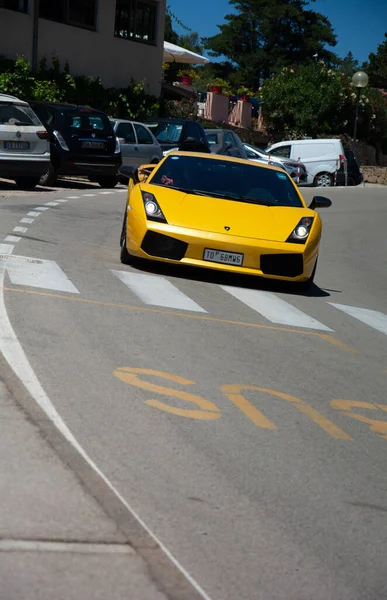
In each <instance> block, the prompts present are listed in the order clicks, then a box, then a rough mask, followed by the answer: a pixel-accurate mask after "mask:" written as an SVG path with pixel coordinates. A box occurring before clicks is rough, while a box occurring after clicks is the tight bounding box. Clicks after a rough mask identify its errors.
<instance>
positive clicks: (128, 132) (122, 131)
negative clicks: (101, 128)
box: [116, 123, 136, 144]
mask: <svg viewBox="0 0 387 600" xmlns="http://www.w3.org/2000/svg"><path fill="white" fill-rule="evenodd" d="M116 136H117V137H118V138H122V139H124V140H125V144H135V143H136V138H135V135H134V130H133V125H132V124H131V123H120V124H119V125H118V127H117V131H116Z"/></svg>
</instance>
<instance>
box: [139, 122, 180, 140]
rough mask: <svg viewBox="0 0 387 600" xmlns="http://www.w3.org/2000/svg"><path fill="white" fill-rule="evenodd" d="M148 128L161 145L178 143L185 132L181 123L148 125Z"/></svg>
mask: <svg viewBox="0 0 387 600" xmlns="http://www.w3.org/2000/svg"><path fill="white" fill-rule="evenodd" d="M147 127H149V129H150V130H151V132H152V133H153V135H154V136H155V138H156V139H157V141H158V142H160V143H161V144H163V143H164V144H174V143H176V142H178V141H179V140H180V136H181V132H182V131H183V125H182V124H179V123H147Z"/></svg>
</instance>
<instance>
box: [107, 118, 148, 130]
mask: <svg viewBox="0 0 387 600" xmlns="http://www.w3.org/2000/svg"><path fill="white" fill-rule="evenodd" d="M109 121H114V122H115V123H131V124H132V125H145V127H146V128H147V129H148V125H147V124H146V123H142V122H141V121H132V120H130V119H118V118H117V117H109Z"/></svg>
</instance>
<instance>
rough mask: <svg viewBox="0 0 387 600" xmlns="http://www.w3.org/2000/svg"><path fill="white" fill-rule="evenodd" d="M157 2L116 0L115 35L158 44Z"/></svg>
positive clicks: (155, 0)
mask: <svg viewBox="0 0 387 600" xmlns="http://www.w3.org/2000/svg"><path fill="white" fill-rule="evenodd" d="M158 5H159V3H158V2H157V0H116V22H115V29H114V35H115V36H116V37H120V38H124V39H126V40H133V41H135V42H144V43H145V44H156V24H157V8H158Z"/></svg>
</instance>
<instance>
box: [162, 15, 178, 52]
mask: <svg viewBox="0 0 387 600" xmlns="http://www.w3.org/2000/svg"><path fill="white" fill-rule="evenodd" d="M164 40H165V41H166V42H169V43H170V44H176V45H177V43H178V41H179V35H178V34H177V33H176V31H175V30H174V29H173V24H172V17H171V15H170V14H168V13H167V14H166V15H165V29H164Z"/></svg>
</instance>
